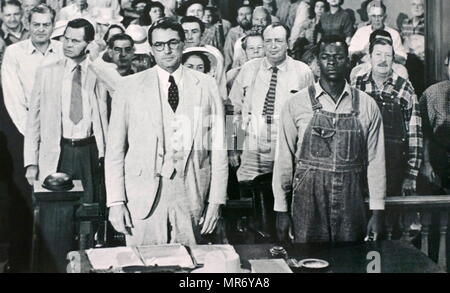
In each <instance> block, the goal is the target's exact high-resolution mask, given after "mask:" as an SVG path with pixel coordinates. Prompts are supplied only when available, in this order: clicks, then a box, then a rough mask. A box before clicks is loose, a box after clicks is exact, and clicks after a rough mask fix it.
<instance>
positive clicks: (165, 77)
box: [155, 65, 183, 84]
mask: <svg viewBox="0 0 450 293" xmlns="http://www.w3.org/2000/svg"><path fill="white" fill-rule="evenodd" d="M155 67H156V72H157V74H158V77H159V80H160V81H162V82H164V83H168V82H169V76H171V75H172V76H173V78H174V79H175V83H177V84H180V82H181V77H182V76H183V66H182V65H180V66H179V67H178V68H177V70H175V71H174V72H173V73H172V74H170V73H169V72H167V71H165V70H164V69H162V68H161V67H159V66H158V65H155Z"/></svg>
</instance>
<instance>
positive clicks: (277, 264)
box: [249, 258, 292, 274]
mask: <svg viewBox="0 0 450 293" xmlns="http://www.w3.org/2000/svg"><path fill="white" fill-rule="evenodd" d="M249 262H250V264H251V266H252V273H258V274H261V273H292V270H291V269H290V268H289V266H288V265H287V263H286V261H285V260H284V259H281V258H277V259H253V260H249Z"/></svg>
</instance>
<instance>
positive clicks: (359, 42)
mask: <svg viewBox="0 0 450 293" xmlns="http://www.w3.org/2000/svg"><path fill="white" fill-rule="evenodd" d="M384 30H385V31H387V32H388V33H389V34H390V35H391V37H392V41H393V45H394V51H395V55H398V56H400V57H402V58H404V59H405V60H406V58H407V57H408V56H407V54H406V50H405V48H404V47H403V44H402V38H401V37H400V34H399V32H398V31H396V30H395V29H393V28H390V27H388V26H385V27H384ZM372 32H373V29H372V25H366V26H363V27H361V28H359V29H358V30H357V31H356V33H355V34H354V35H353V38H352V40H351V41H350V46H349V48H348V52H349V53H350V55H352V54H354V53H356V52H364V53H366V54H368V53H369V40H370V34H371V33H372ZM366 56H367V55H366ZM365 61H367V60H364V62H365Z"/></svg>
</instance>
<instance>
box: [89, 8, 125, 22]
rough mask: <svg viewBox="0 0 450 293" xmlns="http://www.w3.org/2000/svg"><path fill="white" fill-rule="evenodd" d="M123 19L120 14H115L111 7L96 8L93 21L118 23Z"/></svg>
mask: <svg viewBox="0 0 450 293" xmlns="http://www.w3.org/2000/svg"><path fill="white" fill-rule="evenodd" d="M122 20H123V17H122V16H121V15H116V14H115V13H114V10H113V9H112V8H100V9H98V11H97V13H96V17H95V21H96V22H97V23H100V24H107V25H111V24H118V23H120V22H121V21H122Z"/></svg>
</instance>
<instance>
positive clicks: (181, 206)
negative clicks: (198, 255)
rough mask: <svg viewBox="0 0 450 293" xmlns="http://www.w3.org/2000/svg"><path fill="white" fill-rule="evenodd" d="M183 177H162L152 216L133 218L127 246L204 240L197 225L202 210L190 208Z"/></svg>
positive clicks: (187, 242)
mask: <svg viewBox="0 0 450 293" xmlns="http://www.w3.org/2000/svg"><path fill="white" fill-rule="evenodd" d="M175 172H176V171H175ZM184 181H185V180H184V179H183V178H182V177H181V176H178V174H176V175H175V176H174V177H173V179H170V178H166V177H161V181H160V183H159V188H158V193H157V195H156V199H155V202H154V204H153V207H152V209H151V211H150V213H149V216H148V217H147V218H145V219H143V220H138V219H134V220H133V228H132V229H131V234H132V235H131V236H130V235H127V237H126V242H127V246H141V245H158V244H167V243H181V244H183V245H188V246H189V245H195V244H202V243H204V242H205V240H204V239H203V237H202V236H201V234H200V231H201V227H199V225H198V223H199V221H200V217H201V214H198V213H196V212H194V210H195V209H192V208H191V204H190V202H191V201H190V200H189V194H188V191H187V188H186V184H185V182H184Z"/></svg>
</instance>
